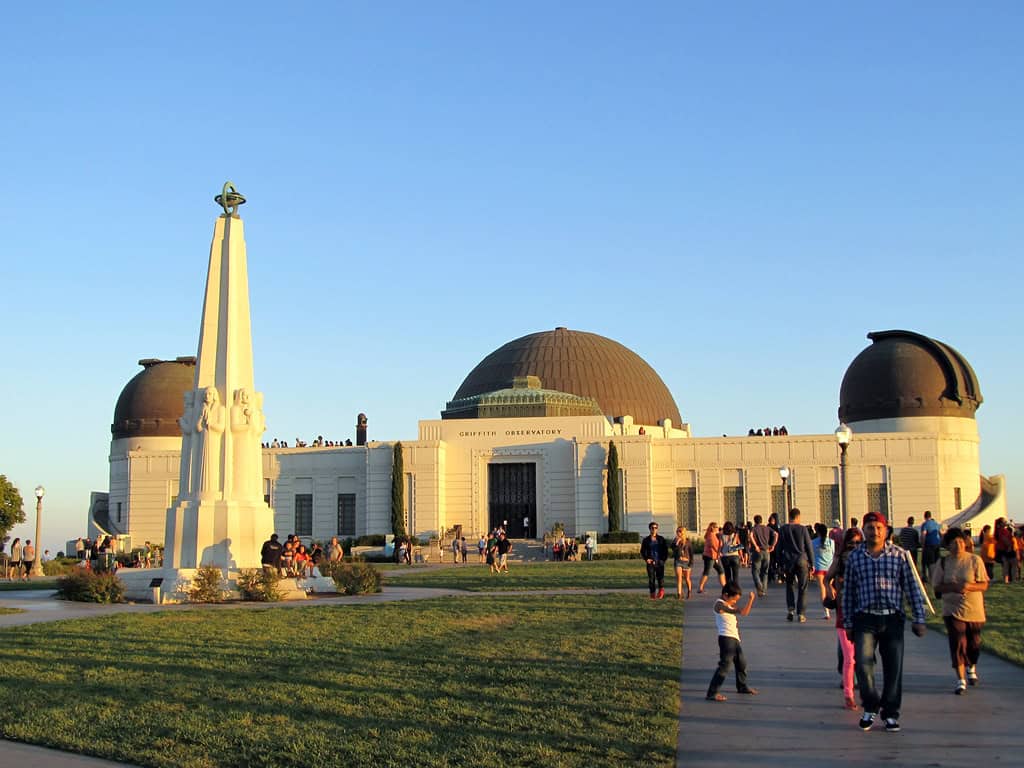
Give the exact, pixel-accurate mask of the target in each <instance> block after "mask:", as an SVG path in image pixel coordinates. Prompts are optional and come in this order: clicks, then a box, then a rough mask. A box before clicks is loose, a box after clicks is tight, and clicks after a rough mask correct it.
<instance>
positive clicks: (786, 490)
mask: <svg viewBox="0 0 1024 768" xmlns="http://www.w3.org/2000/svg"><path fill="white" fill-rule="evenodd" d="M779 477H781V478H782V506H784V507H785V509H784V510H782V512H783V519H782V520H780V521H779V525H782V524H783V523H784V522H786V520H788V519H789V510H791V509H792V508H793V499H792V491H791V490H790V486H789V467H779Z"/></svg>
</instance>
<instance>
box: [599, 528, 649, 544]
mask: <svg viewBox="0 0 1024 768" xmlns="http://www.w3.org/2000/svg"><path fill="white" fill-rule="evenodd" d="M597 541H598V543H599V544H634V543H635V544H639V543H640V532H639V531H611V532H609V533H602V534H601V535H600V536H598V537H597Z"/></svg>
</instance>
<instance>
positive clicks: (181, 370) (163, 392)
mask: <svg viewBox="0 0 1024 768" xmlns="http://www.w3.org/2000/svg"><path fill="white" fill-rule="evenodd" d="M139 365H141V366H142V367H143V370H142V371H140V372H139V373H138V374H137V375H136V376H135V378H133V379H132V380H131V381H129V382H128V383H127V384H126V385H125V387H124V389H123V390H121V396H120V397H118V398H117V405H116V406H114V423H113V424H111V425H110V432H111V434H113V436H114V439H115V440H116V439H118V438H122V437H181V427H179V426H178V419H179V418H180V417H181V414H182V413H183V412H184V411H185V399H184V395H185V392H187V391H188V390H190V389H192V387H193V379H194V378H195V373H196V359H195V358H194V357H179V358H178V359H176V360H153V359H147V360H139Z"/></svg>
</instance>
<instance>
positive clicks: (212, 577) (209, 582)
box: [188, 565, 225, 603]
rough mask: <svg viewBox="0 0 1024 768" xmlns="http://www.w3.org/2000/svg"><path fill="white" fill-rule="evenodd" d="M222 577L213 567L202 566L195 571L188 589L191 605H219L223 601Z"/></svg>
mask: <svg viewBox="0 0 1024 768" xmlns="http://www.w3.org/2000/svg"><path fill="white" fill-rule="evenodd" d="M224 592H225V589H224V575H223V572H222V571H221V569H220V568H218V567H217V566H215V565H204V566H202V567H200V568H199V569H197V570H196V575H195V576H193V577H192V584H191V585H190V586H189V588H188V599H189V600H191V601H192V602H193V603H219V602H221V601H223V600H224Z"/></svg>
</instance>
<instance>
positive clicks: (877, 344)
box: [839, 331, 982, 422]
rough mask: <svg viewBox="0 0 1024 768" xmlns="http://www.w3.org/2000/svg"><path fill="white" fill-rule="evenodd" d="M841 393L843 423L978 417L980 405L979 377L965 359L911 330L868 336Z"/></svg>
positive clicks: (849, 369) (848, 373) (946, 346)
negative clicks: (911, 417) (939, 417)
mask: <svg viewBox="0 0 1024 768" xmlns="http://www.w3.org/2000/svg"><path fill="white" fill-rule="evenodd" d="M868 338H869V339H871V341H872V344H871V346H869V347H867V348H866V349H865V350H864V351H862V352H861V353H860V354H859V355H857V357H855V358H854V360H853V362H852V363H850V367H849V368H847V369H846V375H845V376H843V383H842V386H841V387H840V390H839V420H840V421H841V422H856V421H869V420H873V419H894V418H902V417H905V416H959V417H962V418H970V419H973V418H974V412H975V411H976V410H978V406H980V405H981V403H982V396H981V389H980V387H979V386H978V377H977V376H976V375H975V373H974V369H972V368H971V365H970V363H968V362H967V360H966V359H964V357H963V355H961V354H960V353H959V352H957V351H956V350H955V349H953V348H952V347H950V346H948V345H946V344H943V343H942V342H941V341H936V340H935V339H930V338H928V337H927V336H922V335H921V334H919V333H912V332H911V331H876V332H874V333H869V334H868Z"/></svg>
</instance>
